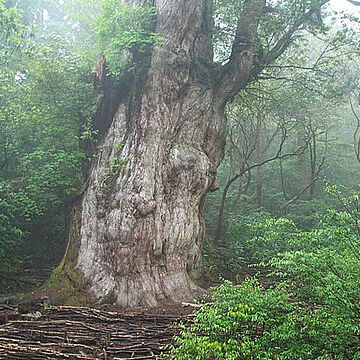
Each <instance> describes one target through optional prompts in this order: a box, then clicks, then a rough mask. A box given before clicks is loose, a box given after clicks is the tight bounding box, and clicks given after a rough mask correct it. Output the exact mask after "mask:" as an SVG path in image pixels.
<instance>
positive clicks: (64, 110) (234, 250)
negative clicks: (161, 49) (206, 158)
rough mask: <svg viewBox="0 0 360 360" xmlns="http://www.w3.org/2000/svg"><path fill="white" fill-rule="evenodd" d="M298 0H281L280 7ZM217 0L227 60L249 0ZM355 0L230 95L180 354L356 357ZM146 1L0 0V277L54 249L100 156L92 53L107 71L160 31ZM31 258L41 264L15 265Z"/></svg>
mask: <svg viewBox="0 0 360 360" xmlns="http://www.w3.org/2000/svg"><path fill="white" fill-rule="evenodd" d="M302 2H303V1H302V0H296V1H295V0H293V1H279V2H277V3H278V6H279V9H280V10H279V11H288V12H287V13H286V12H285V13H284V18H283V21H289V19H288V18H287V17H286V16H287V15H288V14H291V11H292V10H294V8H297V7H298V8H299V7H300V8H301V4H302ZM214 3H215V5H214V6H216V10H215V14H216V17H217V18H216V19H217V23H216V26H217V30H218V31H217V36H216V38H215V39H214V42H215V46H216V61H217V62H218V63H223V62H224V61H226V59H227V58H228V56H229V44H231V39H232V37H231V36H232V35H231V33H232V30H233V26H234V23H235V22H234V21H235V20H234V7H236V6H240V5H241V4H240V3H242V2H241V1H231V0H227V1H226V0H222V1H220V0H217V1H215V2H214ZM283 3H284V4H288V5H286V6H287V8H286V6H284V4H283ZM344 3H345V1H344ZM239 4H240V5H239ZM280 5H281V6H282V7H281V6H280ZM276 6H277V5H276V2H275V5H274V7H275V8H276ZM348 8H349V6H347V9H348ZM284 9H285V10H284ZM352 9H353V12H349V11H348V10H347V11H344V12H337V14H335V11H334V9H333V8H332V7H331V6H330V7H328V8H327V10H326V14H325V15H323V16H322V17H320V16H319V15H320V14H317V13H316V14H315V15H314V18H313V20H312V24H311V25H310V26H308V27H307V28H306V29H305V28H304V30H303V31H302V32H301V33H300V34H299V35H298V36H297V38H296V39H294V45H293V46H291V47H289V48H288V49H287V50H286V51H284V53H283V55H282V56H281V57H280V58H279V59H278V60H277V61H276V62H275V63H273V64H271V65H269V66H266V67H265V69H264V70H263V71H262V72H261V74H260V75H259V76H257V77H256V78H254V79H252V80H251V82H250V83H249V84H248V86H247V87H246V89H245V90H244V91H241V92H240V93H239V94H238V95H236V96H235V97H234V99H233V101H232V102H231V104H230V105H229V106H228V108H227V117H228V120H229V134H228V139H227V145H226V152H225V158H224V160H223V162H222V164H221V166H220V168H219V170H218V181H219V189H218V190H217V191H215V192H214V193H211V194H209V196H208V199H207V205H206V213H205V217H206V222H207V233H208V236H207V238H206V241H205V243H204V247H203V274H202V277H201V279H200V280H199V281H200V283H201V285H202V286H204V287H206V286H209V285H214V284H218V285H220V286H219V287H218V288H217V290H216V291H215V292H214V294H213V295H212V300H213V301H212V302H209V303H207V304H206V305H204V306H203V307H202V308H201V310H199V312H198V314H197V318H196V319H197V320H196V321H195V324H194V325H193V326H192V327H191V328H189V329H187V330H186V331H184V333H183V335H182V337H181V338H179V339H178V342H179V343H180V347H177V348H173V350H172V354H173V355H172V356H174V358H176V359H209V358H216V359H222V358H226V359H319V360H320V359H322V360H325V359H360V350H359V348H360V305H359V304H360V197H359V190H360V189H359V169H360V155H359V152H360V142H359V139H360V106H359V101H360V95H359V94H360V87H359V85H360V84H359V71H360V62H359V59H360V58H359V55H360V54H359V40H360V37H359V33H358V30H359V27H358V26H359V19H358V18H357V16H356V14H360V12H359V10H360V8H357V7H356V6H354V7H353V8H352ZM297 10H298V9H297ZM152 12H153V9H152V8H150V9H149V8H141V7H138V8H135V9H132V10H131V11H130V10H129V9H128V8H125V7H121V6H119V1H115V0H102V1H100V0H98V1H96V0H92V1H85V0H66V1H65V0H64V1H51V0H27V1H25V0H22V1H16V0H0V28H1V33H0V104H1V105H0V293H3V294H5V293H9V292H25V291H27V290H29V289H31V288H33V287H35V286H37V285H40V282H41V281H43V280H45V279H46V277H47V276H49V274H50V272H51V270H52V269H53V268H54V267H56V265H57V264H58V263H59V261H60V260H61V257H62V256H63V254H64V251H65V248H66V238H67V231H68V229H67V227H68V218H69V210H70V208H71V205H72V203H73V201H74V200H75V199H76V198H77V197H79V196H80V195H81V193H82V191H83V189H84V186H85V185H84V184H85V182H86V174H87V169H88V164H89V160H91V159H92V158H94V157H96V156H97V150H98V149H97V146H98V145H97V129H96V127H94V126H93V124H92V121H91V119H92V115H93V114H94V112H95V109H96V101H97V90H98V89H96V86H95V85H96V84H94V78H95V77H94V72H95V69H96V64H97V59H98V56H99V54H100V53H103V54H104V55H105V57H106V58H107V60H108V64H109V69H110V72H111V74H112V76H113V77H114V78H116V77H117V76H119V74H121V73H123V72H124V71H131V69H129V68H127V59H124V58H121V57H119V56H118V54H119V52H118V49H119V48H121V49H131V48H134V46H137V47H138V48H139V49H140V50H139V51H141V49H142V48H144V47H146V46H148V45H149V44H153V43H157V42H158V43H161V39H158V38H157V36H156V34H154V33H151V32H150V30H149V29H147V27H146V21H148V19H149V18H150V17H151V16H152V15H153V14H152ZM289 16H290V15H289ZM269 19H271V18H269ZM279 21H280V20H279ZM130 24H132V25H131V26H130ZM133 24H137V26H133ZM144 24H145V25H144ZM265 25H266V26H264V28H265V29H266V28H270V29H272V31H274V33H276V29H277V28H279V29H281V24H278V23H272V22H271V21H270V20H269V21H268V23H266V24H265ZM119 146H121V144H119ZM112 166H113V167H114V168H116V167H119V166H123V165H122V164H120V163H119V164H117V163H114V164H113V165H112ZM36 268H39V269H40V270H39V271H40V277H39V278H35V279H31V278H30V277H28V278H27V277H26V276H23V277H19V275H18V274H19V272H21V274H26V271H30V270H29V269H32V270H31V271H33V272H34V271H35V270H34V269H36ZM33 272H32V274H33ZM224 279H228V280H231V281H232V282H229V281H227V280H224ZM234 284H237V285H234ZM199 333H201V334H203V335H201V336H198V335H194V334H199ZM274 344H277V345H276V346H274Z"/></svg>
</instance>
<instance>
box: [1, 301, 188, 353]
mask: <svg viewBox="0 0 360 360" xmlns="http://www.w3.org/2000/svg"><path fill="white" fill-rule="evenodd" d="M26 315H27V316H26ZM19 316H20V315H19ZM178 320H185V321H186V318H184V317H183V318H178V317H175V316H165V315H150V314H143V313H136V314H124V313H120V312H107V311H100V310H96V309H90V308H77V307H65V306H59V307H53V308H51V309H47V310H44V309H41V312H40V311H36V312H34V313H30V314H25V315H22V318H21V319H17V320H10V321H8V322H7V323H5V324H3V325H1V326H0V359H17V360H19V359H106V360H110V359H138V360H140V359H161V352H162V350H163V347H164V346H165V345H167V344H170V343H171V342H172V339H173V336H174V335H176V334H177V333H178V332H179V328H178V326H176V324H175V323H176V321H178Z"/></svg>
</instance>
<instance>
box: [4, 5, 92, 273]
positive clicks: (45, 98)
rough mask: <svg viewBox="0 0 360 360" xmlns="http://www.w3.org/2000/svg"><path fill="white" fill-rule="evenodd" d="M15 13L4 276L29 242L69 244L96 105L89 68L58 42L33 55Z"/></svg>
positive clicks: (7, 92)
mask: <svg viewBox="0 0 360 360" xmlns="http://www.w3.org/2000/svg"><path fill="white" fill-rule="evenodd" d="M2 10H3V9H2ZM12 11H13V12H14V14H17V16H16V17H14V21H15V20H16V22H15V23H14V24H13V26H14V29H15V30H16V31H15V30H13V32H12V33H11V34H10V35H11V36H10V35H9V36H8V37H7V39H8V44H9V46H10V45H11V49H12V51H11V52H8V54H7V55H8V57H7V59H6V60H7V65H6V66H5V65H4V64H2V67H1V69H0V84H1V88H0V183H1V189H0V192H1V206H0V218H1V225H0V231H1V240H0V273H1V272H2V271H5V270H6V269H8V268H9V267H10V266H11V263H12V261H13V260H16V259H15V250H16V248H17V247H18V245H19V244H20V243H21V242H22V241H23V240H25V239H31V238H35V237H36V238H41V239H43V240H44V241H45V240H50V241H53V242H56V241H57V242H61V241H63V237H64V236H65V234H64V226H65V222H66V211H67V208H68V206H69V204H70V202H71V200H72V198H73V197H74V196H75V195H76V194H77V193H78V191H79V189H80V187H81V185H82V183H83V174H82V171H81V170H82V168H83V166H84V164H85V162H86V156H85V153H84V150H83V149H82V148H81V146H80V145H81V141H82V139H81V138H82V135H81V133H82V128H83V124H86V123H87V122H88V119H89V117H90V116H91V114H92V113H93V111H94V100H95V97H94V91H93V88H92V84H91V81H90V76H89V73H90V69H89V68H88V66H87V63H84V62H83V61H82V60H81V58H80V57H79V56H77V55H75V54H74V53H73V52H71V51H70V50H69V48H68V46H67V44H66V43H65V42H64V41H62V39H61V38H59V37H58V36H55V35H48V36H46V37H45V38H44V37H43V38H41V37H38V38H37V44H36V46H35V45H34V43H32V42H31V44H32V46H33V47H32V51H31V52H29V47H28V46H27V47H24V46H23V45H24V43H25V42H26V41H29V43H30V39H24V38H23V37H24V36H25V29H26V31H27V29H28V28H27V27H26V26H25V25H22V23H21V22H22V18H21V15H20V11H19V10H18V9H16V10H12ZM4 17H6V13H5V15H4V13H3V12H2V13H1V14H0V18H1V19H2V20H4ZM6 19H7V18H6ZM17 27H18V29H17ZM17 35H18V36H19V39H18V42H19V44H20V45H22V46H18V45H17V43H16V42H14V39H13V38H14V36H17ZM10 40H11V43H10ZM25 40H26V41H25ZM14 43H15V45H16V46H15V45H14ZM4 51H5V50H4ZM35 234H36V235H35Z"/></svg>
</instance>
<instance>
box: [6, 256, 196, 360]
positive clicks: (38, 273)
mask: <svg viewBox="0 0 360 360" xmlns="http://www.w3.org/2000/svg"><path fill="white" fill-rule="evenodd" d="M40 257H41V258H40ZM44 260H45V261H44ZM57 262H58V259H54V257H51V256H47V258H46V259H45V258H44V256H41V254H38V256H34V255H31V256H30V255H25V256H24V257H23V261H22V263H19V264H18V266H17V267H16V268H14V269H13V270H12V271H11V272H9V274H8V276H7V285H6V286H3V287H0V359H1V360H2V359H4V360H5V359H74V360H75V359H106V360H110V359H138V360H140V359H161V358H162V355H161V354H163V353H165V352H166V345H169V344H171V343H173V342H174V339H173V338H174V336H175V335H177V334H179V332H180V327H179V323H180V322H185V323H186V322H188V321H191V318H192V315H191V312H192V311H193V310H194V308H193V307H191V306H184V305H182V304H178V305H174V304H171V305H167V306H166V305H165V306H162V307H159V308H156V309H138V310H136V311H132V312H124V311H117V310H116V309H107V311H105V310H103V309H102V310H100V309H94V308H88V307H69V306H51V305H48V304H47V303H46V302H43V301H42V300H37V301H34V300H29V301H23V300H21V299H22V296H23V295H24V294H26V293H28V292H29V291H31V290H34V289H36V288H37V287H39V286H41V285H42V284H43V283H44V281H46V280H47V279H48V278H49V276H50V274H51V271H52V270H53V269H54V268H55V267H56V265H57ZM19 299H20V300H19Z"/></svg>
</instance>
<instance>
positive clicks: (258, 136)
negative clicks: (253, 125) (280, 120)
mask: <svg viewBox="0 0 360 360" xmlns="http://www.w3.org/2000/svg"><path fill="white" fill-rule="evenodd" d="M262 161H263V160H262V119H261V117H260V115H259V117H258V120H257V131H256V162H257V163H258V164H261V163H262ZM256 204H257V207H258V208H261V206H262V166H261V165H259V166H258V167H257V168H256Z"/></svg>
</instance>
